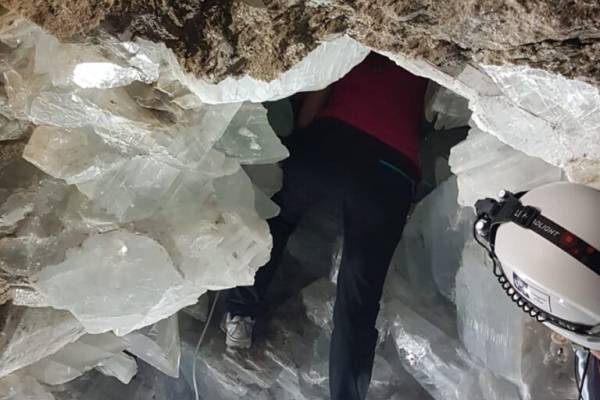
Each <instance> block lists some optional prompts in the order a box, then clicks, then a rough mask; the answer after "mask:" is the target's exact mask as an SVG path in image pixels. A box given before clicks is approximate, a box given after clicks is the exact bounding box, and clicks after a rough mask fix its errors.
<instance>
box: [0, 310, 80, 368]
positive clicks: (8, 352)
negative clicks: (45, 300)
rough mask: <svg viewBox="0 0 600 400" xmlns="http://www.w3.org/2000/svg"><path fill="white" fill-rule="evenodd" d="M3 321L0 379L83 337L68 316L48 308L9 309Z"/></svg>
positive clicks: (74, 320) (78, 325)
mask: <svg viewBox="0 0 600 400" xmlns="http://www.w3.org/2000/svg"><path fill="white" fill-rule="evenodd" d="M4 317H5V320H6V325H5V326H4V329H3V335H4V337H5V339H4V340H6V344H5V345H3V347H2V348H1V349H0V377H2V376H6V375H8V374H10V373H12V372H14V371H17V370H19V369H21V368H24V367H27V366H28V365H30V364H33V363H35V362H37V361H39V360H41V359H43V358H45V357H47V356H49V355H51V354H53V353H56V352H57V351H59V350H60V349H61V348H63V347H64V346H65V345H67V344H68V343H71V342H73V341H75V340H77V339H78V338H79V337H81V336H82V335H83V334H85V331H84V329H83V327H82V326H81V324H80V323H79V322H78V321H77V320H76V319H75V318H73V316H72V315H71V314H70V313H68V312H65V311H59V310H54V309H51V308H28V307H17V306H10V308H9V309H8V313H7V315H5V316H4Z"/></svg>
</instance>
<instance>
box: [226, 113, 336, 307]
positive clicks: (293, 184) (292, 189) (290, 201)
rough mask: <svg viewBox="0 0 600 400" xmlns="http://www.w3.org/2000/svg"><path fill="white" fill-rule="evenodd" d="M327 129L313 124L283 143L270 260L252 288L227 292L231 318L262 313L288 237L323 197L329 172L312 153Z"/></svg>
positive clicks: (321, 160)
mask: <svg viewBox="0 0 600 400" xmlns="http://www.w3.org/2000/svg"><path fill="white" fill-rule="evenodd" d="M327 130H328V127H327V126H323V125H322V124H319V123H316V124H313V125H312V126H311V127H309V128H308V129H306V130H305V131H302V132H297V133H294V134H293V135H292V136H291V137H290V138H288V140H286V141H285V144H286V146H287V147H288V148H289V149H290V153H291V156H290V158H289V159H287V160H285V161H284V162H283V163H282V168H283V175H284V178H283V188H282V190H281V191H280V192H279V193H277V194H276V195H275V196H274V197H273V201H275V202H276V203H277V204H278V205H279V206H280V207H281V214H280V215H279V216H277V217H275V218H272V219H270V220H269V221H268V223H269V228H270V230H271V236H272V237H273V249H272V251H271V259H270V260H269V262H268V263H267V264H266V265H264V266H263V267H261V268H260V269H259V270H258V272H257V273H256V276H255V283H254V285H253V286H244V287H242V286H240V287H236V288H234V289H230V290H229V291H228V292H227V298H226V310H227V312H229V313H230V314H232V315H238V316H244V317H246V316H250V317H253V318H256V317H257V316H260V315H261V314H263V313H264V311H265V305H264V303H263V302H262V299H263V296H264V294H265V292H266V290H267V287H268V285H269V283H270V282H271V279H272V278H273V276H274V275H275V272H276V270H277V266H278V265H279V263H280V262H281V259H282V258H283V254H284V252H285V248H286V245H287V242H288V239H289V237H290V235H291V234H292V233H293V231H294V230H295V228H296V225H297V223H298V221H299V220H300V218H301V217H302V215H303V214H304V212H305V211H306V210H307V209H309V208H310V207H311V206H312V205H314V204H315V203H317V202H318V201H320V200H321V199H322V198H323V197H325V196H326V195H327V193H326V192H327V191H328V187H330V186H331V168H329V166H328V165H327V164H326V163H324V162H323V157H322V154H320V153H319V152H318V151H314V149H318V148H319V143H320V142H321V141H322V140H323V139H324V138H326V137H327Z"/></svg>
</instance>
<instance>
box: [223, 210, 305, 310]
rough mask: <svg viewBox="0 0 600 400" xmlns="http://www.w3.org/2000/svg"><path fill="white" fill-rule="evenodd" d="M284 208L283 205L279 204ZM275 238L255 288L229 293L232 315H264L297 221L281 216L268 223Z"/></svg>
mask: <svg viewBox="0 0 600 400" xmlns="http://www.w3.org/2000/svg"><path fill="white" fill-rule="evenodd" d="M279 205H280V206H282V204H279ZM267 222H268V223H269V228H270V230H271V236H272V237H273V249H272V250H271V259H270V260H269V262H268V263H267V264H266V265H264V266H262V267H261V268H259V270H258V272H257V273H256V275H255V277H254V285H253V286H238V287H236V288H233V289H230V290H229V291H228V292H227V298H226V309H227V312H228V313H230V314H231V315H234V316H235V315H239V316H244V317H252V318H256V317H257V316H260V315H261V314H263V313H264V311H265V310H264V304H263V302H262V299H263V295H264V293H265V291H266V289H267V287H268V285H269V283H270V282H271V279H272V278H273V275H274V274H275V271H276V270H277V266H278V265H279V263H280V261H281V258H282V257H283V253H284V252H285V247H286V245H287V242H288V239H289V237H290V235H291V234H292V232H293V231H294V229H295V227H296V221H290V222H286V221H285V220H284V219H283V218H282V217H281V216H278V217H275V218H272V219H270V220H269V221H267Z"/></svg>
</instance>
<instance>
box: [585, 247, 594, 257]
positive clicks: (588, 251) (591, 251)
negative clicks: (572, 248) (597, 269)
mask: <svg viewBox="0 0 600 400" xmlns="http://www.w3.org/2000/svg"><path fill="white" fill-rule="evenodd" d="M585 252H586V253H588V254H589V255H590V256H591V255H592V254H594V253H595V252H596V249H594V248H593V247H592V246H588V247H587V249H585Z"/></svg>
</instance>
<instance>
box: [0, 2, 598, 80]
mask: <svg viewBox="0 0 600 400" xmlns="http://www.w3.org/2000/svg"><path fill="white" fill-rule="evenodd" d="M263 3H264V7H262V4H261V3H260V2H256V1H247V0H226V1H221V0H163V1H158V0H152V1H146V0H85V1H81V0H64V1H63V0H61V1H57V0H53V1H48V0H46V1H42V0H2V1H1V2H0V4H2V5H3V6H5V7H7V8H9V9H14V10H17V11H18V12H20V13H21V14H22V15H24V16H26V17H28V18H30V19H31V20H33V21H34V22H36V23H38V24H40V25H42V26H43V27H44V28H46V29H47V30H49V31H50V32H52V33H54V34H55V35H57V36H58V37H59V38H61V39H75V40H76V39H78V38H81V37H83V36H85V35H86V34H87V33H89V32H90V31H91V30H93V29H96V28H97V27H98V26H99V25H100V24H101V23H104V25H105V26H107V27H108V29H109V30H112V31H114V32H117V33H118V32H125V31H127V32H128V33H132V34H133V35H137V36H141V37H144V38H147V39H151V40H155V41H162V42H164V43H166V44H167V46H168V47H170V48H171V49H173V50H174V51H175V53H176V54H177V56H178V57H179V59H180V62H181V63H182V65H184V66H185V67H186V69H187V70H188V71H189V72H193V73H195V74H196V75H197V76H201V77H204V78H208V79H210V80H213V81H218V80H221V79H223V78H225V77H226V76H231V75H243V74H246V73H248V74H250V75H251V76H253V77H255V78H260V79H265V80H269V79H272V78H274V77H276V76H277V74H278V73H279V72H281V71H284V70H286V69H288V68H289V67H291V66H292V65H293V64H295V63H296V62H297V61H298V60H300V59H301V58H302V56H304V55H306V54H307V53H308V52H309V51H310V50H312V49H313V48H314V47H316V45H317V43H318V41H319V40H322V39H324V38H326V37H328V36H330V35H331V34H339V33H348V34H349V35H350V36H352V37H354V38H355V39H357V40H358V41H360V42H362V43H363V44H365V45H368V46H370V47H373V48H376V49H378V50H385V51H390V52H394V53H398V54H403V55H406V56H409V57H420V58H424V59H426V60H428V61H430V62H432V63H433V64H435V65H437V66H438V67H442V68H445V69H450V70H452V69H453V67H456V66H459V65H462V64H463V63H464V62H465V61H469V60H476V61H480V62H484V63H495V64H500V63H513V64H527V65H530V66H532V67H538V68H543V69H546V70H551V71H553V72H559V73H561V74H562V75H565V76H567V77H574V78H578V79H582V80H586V81H590V82H594V83H597V82H598V81H600V64H599V63H598V62H597V59H598V54H599V53H600V39H599V33H600V4H599V3H598V2H597V1H595V0H556V1H547V0H532V1H513V0H501V1H498V0H484V1H473V0H468V1H465V0H452V1H444V2H441V1H435V0H384V1H377V2H375V1H368V0H353V1H346V0H329V1H318V2H317V1H310V0H288V1H283V0H265V1H264V2H263ZM257 5H258V6H257Z"/></svg>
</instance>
